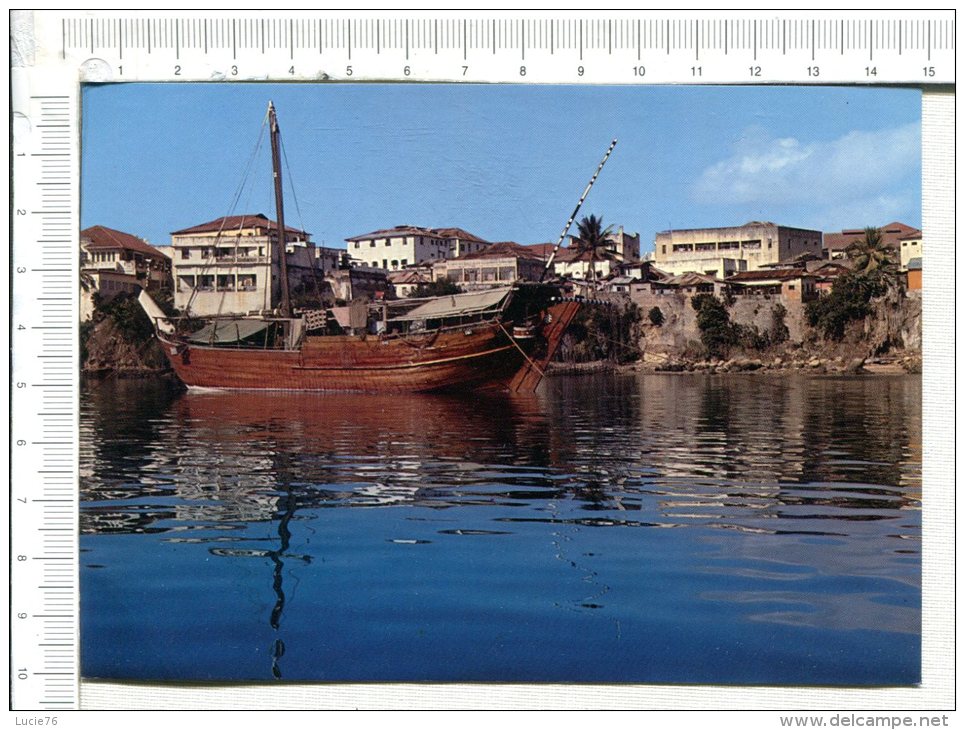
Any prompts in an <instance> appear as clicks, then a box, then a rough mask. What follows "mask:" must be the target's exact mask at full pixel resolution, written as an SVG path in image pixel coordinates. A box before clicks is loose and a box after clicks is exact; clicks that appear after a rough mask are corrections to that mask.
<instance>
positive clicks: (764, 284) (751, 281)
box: [725, 267, 818, 302]
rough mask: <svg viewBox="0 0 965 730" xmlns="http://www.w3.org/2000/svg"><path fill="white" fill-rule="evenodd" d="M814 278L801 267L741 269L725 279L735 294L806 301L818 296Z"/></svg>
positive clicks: (731, 291) (730, 290)
mask: <svg viewBox="0 0 965 730" xmlns="http://www.w3.org/2000/svg"><path fill="white" fill-rule="evenodd" d="M816 279H817V277H816V276H815V275H814V274H811V273H809V272H808V271H807V269H806V268H803V267H801V268H776V269H759V270H757V271H742V272H740V273H738V274H734V275H733V276H729V277H727V279H726V280H725V281H726V283H727V286H728V291H729V292H730V293H731V294H733V295H735V296H756V297H761V296H766V297H776V296H781V297H784V299H785V300H787V301H788V302H808V301H811V300H812V299H815V298H816V297H817V296H818V289H817V286H816Z"/></svg>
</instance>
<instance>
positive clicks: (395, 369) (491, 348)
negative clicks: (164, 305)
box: [165, 325, 524, 392]
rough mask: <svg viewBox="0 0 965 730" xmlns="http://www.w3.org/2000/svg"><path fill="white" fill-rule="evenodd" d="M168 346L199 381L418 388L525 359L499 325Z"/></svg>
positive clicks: (490, 373) (492, 375)
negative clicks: (286, 345)
mask: <svg viewBox="0 0 965 730" xmlns="http://www.w3.org/2000/svg"><path fill="white" fill-rule="evenodd" d="M165 348H166V352H167V353H168V359H169V360H170V362H171V365H172V367H173V368H174V370H175V372H176V373H177V374H178V377H179V378H180V379H181V380H182V381H183V382H184V383H185V384H186V385H188V386H194V387H202V388H251V389H259V390H262V389H268V390H330V391H379V392H423V391H432V390H442V389H446V388H452V387H461V386H464V385H472V386H478V385H483V384H486V383H498V382H501V381H505V380H507V379H508V378H510V377H511V376H512V375H513V374H514V373H515V372H516V371H517V370H518V369H519V368H520V365H521V364H522V363H523V362H524V357H523V353H522V352H520V350H519V348H518V347H517V346H516V344H514V343H513V342H512V341H511V340H510V339H509V338H508V337H506V335H505V334H504V333H503V332H502V331H501V330H500V329H499V327H498V325H488V326H485V327H478V326H477V327H476V328H475V329H474V330H472V331H471V334H469V335H467V334H465V331H462V330H460V331H456V332H447V333H440V334H439V335H438V336H437V337H436V338H435V339H434V341H432V342H431V343H430V342H418V341H405V340H401V339H391V340H382V339H380V338H378V337H366V338H362V337H352V336H339V337H310V338H308V339H307V340H306V342H305V343H304V345H303V346H302V348H301V349H300V350H288V351H286V350H257V349H248V348H237V349H235V348H227V347H201V346H195V345H183V344H182V345H174V344H173V343H170V342H168V343H165ZM172 350H174V352H172Z"/></svg>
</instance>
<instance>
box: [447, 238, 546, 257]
mask: <svg viewBox="0 0 965 730" xmlns="http://www.w3.org/2000/svg"><path fill="white" fill-rule="evenodd" d="M510 256H512V257H515V258H520V259H532V260H535V261H543V260H544V259H543V256H541V255H540V254H538V253H537V252H535V251H533V250H532V248H530V247H529V246H523V245H521V244H518V243H516V242H515V241H500V242H499V243H491V244H490V245H489V246H487V247H486V248H484V249H483V250H482V251H477V252H476V253H468V254H466V255H464V256H460V257H459V260H466V259H496V258H507V257H510Z"/></svg>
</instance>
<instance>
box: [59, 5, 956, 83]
mask: <svg viewBox="0 0 965 730" xmlns="http://www.w3.org/2000/svg"><path fill="white" fill-rule="evenodd" d="M59 23H60V33H59V38H58V39H57V41H59V45H60V47H61V56H62V58H64V59H67V58H78V59H80V58H87V57H90V56H93V57H98V58H100V57H103V60H105V61H107V62H108V63H109V64H111V65H112V68H113V69H114V71H115V75H114V79H115V80H124V79H125V77H126V78H131V77H132V75H133V77H134V78H137V79H138V80H149V79H150V78H155V79H158V78H165V79H167V78H171V80H176V79H174V78H173V77H178V76H180V77H182V78H191V79H192V80H197V79H199V78H201V79H211V73H210V68H209V67H207V66H205V67H204V68H200V67H198V68H192V67H191V66H190V64H189V63H188V62H189V61H192V60H198V59H199V58H205V59H206V60H207V61H209V62H225V61H230V62H234V61H255V60H258V61H261V60H262V59H269V60H270V61H271V62H272V63H273V64H274V65H271V66H269V67H267V68H266V67H265V66H264V65H262V66H260V67H259V68H257V70H256V69H255V68H254V67H252V68H251V69H250V72H248V73H245V72H240V71H239V69H238V65H237V64H232V65H231V69H232V70H230V71H229V72H228V74H226V75H227V76H234V77H238V78H239V79H249V78H255V76H254V74H258V76H257V77H258V78H261V79H264V78H266V74H267V78H273V77H277V78H286V77H291V76H296V77H302V78H305V77H307V76H306V75H307V74H309V71H310V69H309V68H304V67H303V68H300V69H299V70H298V72H296V70H295V65H294V62H295V61H296V60H298V61H299V62H300V63H301V64H309V65H310V66H311V67H312V69H311V70H315V69H316V68H319V69H320V68H321V67H320V66H318V64H321V63H323V62H324V63H328V64H332V63H335V62H338V63H339V64H340V63H341V62H342V61H344V62H346V63H347V64H351V62H353V61H354V62H355V63H356V64H359V63H361V62H362V61H363V60H366V61H371V62H372V64H373V65H372V66H371V67H369V68H365V67H362V66H359V65H356V66H355V67H354V68H352V67H351V66H349V67H348V68H346V67H344V66H341V65H339V66H329V68H328V69H327V70H325V71H324V76H323V77H322V78H326V79H332V78H340V79H348V78H349V77H352V80H356V81H357V80H360V79H362V78H365V79H367V80H368V79H371V78H393V79H399V80H435V79H456V80H459V79H461V80H465V81H470V80H488V81H492V80H519V77H521V76H525V77H529V78H527V79H524V80H528V81H534V80H538V81H583V82H585V81H592V80H604V81H606V82H609V83H616V82H621V81H627V82H637V83H641V82H643V83H668V82H675V83H676V82H680V81H682V80H684V81H691V82H696V83H700V82H704V83H707V82H731V83H732V82H748V83H777V82H799V83H828V82H851V83H854V82H857V83H884V82H888V83H899V82H900V83H952V82H953V81H954V50H955V23H954V16H953V15H952V14H951V13H947V12H945V13H942V12H932V13H928V12H925V11H922V12H920V13H917V14H910V13H906V14H905V16H904V17H897V18H896V17H890V18H889V17H887V16H886V17H880V14H879V17H873V16H870V15H866V16H864V17H860V18H855V17H827V18H821V19H813V18H811V19H808V18H802V17H784V18H782V17H773V16H770V17H760V18H754V17H736V18H726V19H707V18H679V17H678V18H664V17H660V18H655V17H635V18H609V19H579V18H573V19H520V18H500V19H483V18H474V19H444V18H403V17H395V18H374V17H368V18H333V17H318V18H310V17H297V18H296V17H293V18H241V17H235V18H232V17H228V18H203V17H194V18H192V17H187V18H174V17H135V18H111V17H61V18H60V19H59ZM441 57H444V58H446V59H448V60H452V59H458V60H461V61H464V62H469V61H470V60H472V62H473V63H472V64H468V63H467V64H464V65H463V66H462V67H461V68H460V67H459V66H446V64H444V63H442V58H441ZM389 58H391V59H392V60H393V61H395V60H401V61H403V62H409V61H413V62H414V63H412V64H409V63H407V64H406V65H405V66H404V70H403V69H402V68H396V67H394V66H387V65H386V61H387V60H388V59H389ZM564 58H569V59H572V60H574V61H576V62H578V63H579V64H580V65H579V67H578V69H576V68H575V67H569V66H565V67H564V66H563V65H562V61H563V60H564ZM162 59H163V60H165V61H167V60H170V61H174V62H182V63H176V64H175V67H172V68H167V67H158V66H157V65H156V63H157V62H158V61H160V60H162ZM497 60H498V61H500V62H506V64H507V66H506V68H505V69H497V68H496V65H497V64H496V62H497ZM415 61H421V62H423V63H415ZM540 61H546V64H545V66H546V67H545V68H542V67H539V66H534V65H533V64H538V63H539V62H540ZM590 61H593V62H594V63H596V64H597V66H596V67H595V68H590V67H589V66H588V63H589V62H590ZM618 61H631V62H632V63H631V64H624V65H623V67H622V68H621V67H620V66H619V65H618ZM714 61H716V62H717V63H716V64H714V63H713V62H714ZM765 61H767V65H765V63H764V62H765ZM817 61H823V62H824V64H825V66H824V67H822V66H816V65H815V62H817ZM283 62H284V67H282V65H281V64H282V63H283ZM288 62H291V63H288ZM510 62H514V63H512V64H510ZM748 62H753V63H752V64H751V65H750V66H748V65H747V63H748ZM527 64H529V68H527ZM879 65H880V66H882V67H881V68H879V67H878V66H879ZM286 71H287V73H286ZM483 72H485V73H483ZM479 74H483V75H479ZM574 74H576V76H574ZM534 75H535V76H536V78H534ZM644 76H647V77H648V78H643V77H644ZM96 80H104V79H96ZM212 80H213V79H212ZM229 80H230V79H229Z"/></svg>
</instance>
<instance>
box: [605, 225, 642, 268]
mask: <svg viewBox="0 0 965 730" xmlns="http://www.w3.org/2000/svg"><path fill="white" fill-rule="evenodd" d="M607 238H608V239H609V240H610V241H611V242H612V245H611V246H608V247H607V250H608V251H609V252H610V253H612V254H613V255H614V256H615V257H616V260H617V261H621V262H622V261H636V260H637V259H639V258H640V234H639V233H627V232H626V231H624V230H623V226H620V227H619V228H617V230H616V231H614V232H612V233H611V234H610V235H609V236H607Z"/></svg>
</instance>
